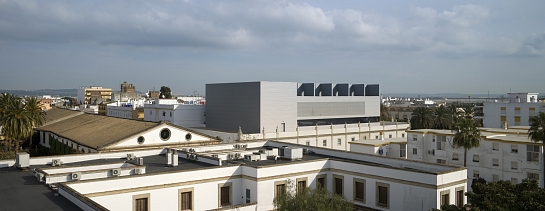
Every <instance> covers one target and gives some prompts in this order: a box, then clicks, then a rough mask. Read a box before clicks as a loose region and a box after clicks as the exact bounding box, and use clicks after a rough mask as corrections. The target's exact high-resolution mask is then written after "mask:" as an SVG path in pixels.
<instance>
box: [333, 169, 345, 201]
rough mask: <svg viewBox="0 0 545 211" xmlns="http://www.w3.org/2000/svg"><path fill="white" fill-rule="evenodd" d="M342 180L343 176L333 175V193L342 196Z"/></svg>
mask: <svg viewBox="0 0 545 211" xmlns="http://www.w3.org/2000/svg"><path fill="white" fill-rule="evenodd" d="M343 180H344V176H341V175H336V174H334V175H333V193H335V194H337V195H339V196H343V189H344V187H343Z"/></svg>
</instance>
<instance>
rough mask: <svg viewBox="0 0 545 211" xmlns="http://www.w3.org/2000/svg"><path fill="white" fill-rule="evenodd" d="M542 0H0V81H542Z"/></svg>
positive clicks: (500, 89)
mask: <svg viewBox="0 0 545 211" xmlns="http://www.w3.org/2000/svg"><path fill="white" fill-rule="evenodd" d="M543 8H545V1H543V0H528V1H498V0H488V1H487V0H483V1H464V0H456V1H454V0H441V1H437V0H427V1H426V0H421V1H407V0H399V1H397V0H391V1H378V0H375V1H368V0H354V1H351V0H336V1H330V0H327V1H326V0H317V1H296V0H294V1H272V0H271V1H269V0H256V1H246V0H232V1H207V0H198V1H195V0H184V1H175V0H171V1H170V0H164V1H159V0H154V1H139V0H126V1H123V0H119V1H111V0H104V1H69V0H64V1H58V0H48V1H32V0H0V89H21V90H32V89H71V88H78V87H80V86H103V87H111V88H113V89H114V90H118V89H119V86H120V84H121V83H123V82H124V81H126V82H128V83H132V84H134V85H135V86H136V88H137V90H138V91H141V92H145V91H147V90H152V89H153V88H154V87H155V89H156V90H159V88H160V87H161V86H168V87H170V88H171V89H172V91H173V93H174V94H199V95H204V94H205V85H206V84H208V83H225V82H244V81H289V82H314V83H365V84H380V86H381V92H382V93H383V94H388V93H430V94H433V93H468V94H469V93H487V92H490V93H494V94H504V93H507V92H509V91H510V90H511V91H512V92H540V93H545V86H544V81H545V80H544V79H545V23H544V21H545V12H543Z"/></svg>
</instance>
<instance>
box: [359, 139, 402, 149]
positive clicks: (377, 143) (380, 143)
mask: <svg viewBox="0 0 545 211" xmlns="http://www.w3.org/2000/svg"><path fill="white" fill-rule="evenodd" d="M406 143H407V138H389V139H384V140H380V139H369V140H357V141H352V142H350V144H359V145H368V146H377V147H378V146H384V145H388V144H406Z"/></svg>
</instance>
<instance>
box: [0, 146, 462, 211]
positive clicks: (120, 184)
mask: <svg viewBox="0 0 545 211" xmlns="http://www.w3.org/2000/svg"><path fill="white" fill-rule="evenodd" d="M302 147H304V148H305V149H303V148H302ZM123 153H125V154H123ZM126 153H129V155H131V156H128V155H127V154H126ZM132 155H134V157H136V159H135V160H131V159H132V157H133V156H132ZM277 156H278V157H280V159H274V158H275V157H277ZM140 158H142V160H140ZM55 160H56V161H55ZM54 162H55V163H61V167H58V166H51V164H52V163H54ZM21 163H28V164H29V165H30V166H29V167H30V168H36V173H35V174H34V176H36V177H37V178H38V179H39V181H43V182H44V183H49V184H50V185H52V186H53V187H55V188H56V189H58V193H59V195H60V197H50V198H48V197H47V196H46V195H47V192H51V190H50V189H47V187H46V186H45V185H41V187H43V188H40V185H38V184H35V185H33V188H35V189H33V190H32V191H31V192H30V193H27V194H33V193H34V192H37V193H41V195H42V196H41V197H40V196H39V194H33V196H34V195H36V197H37V198H34V200H30V201H31V202H27V203H33V202H34V201H40V202H41V203H43V204H48V205H50V204H53V203H50V202H49V200H51V201H55V202H57V201H58V202H57V203H54V205H57V206H60V205H61V204H63V203H65V202H63V201H62V199H66V200H68V201H70V202H71V203H73V205H76V206H77V207H79V208H80V209H83V210H116V211H117V210H119V211H124V210H127V211H129V210H212V209H221V210H272V209H274V204H273V199H274V197H275V195H276V194H277V190H280V189H283V188H291V189H288V190H289V191H297V189H296V187H310V188H316V186H317V185H318V184H322V185H324V187H325V188H327V189H328V190H330V191H332V192H333V193H336V194H340V195H342V196H344V197H346V198H347V199H348V200H351V201H354V204H355V206H356V207H357V208H362V209H371V210H396V211H400V210H430V209H432V208H439V207H440V206H441V205H442V204H457V205H459V206H462V205H463V204H465V203H466V197H465V196H464V192H466V191H467V179H466V174H467V171H466V169H465V168H463V167H457V166H451V165H441V164H434V163H425V162H418V161H411V160H406V159H399V158H389V157H384V156H376V155H368V154H362V153H354V152H345V151H341V150H331V149H323V148H317V147H308V146H302V145H295V144H287V143H283V142H275V141H266V142H265V141H258V142H248V143H244V144H236V145H233V144H222V145H207V146H194V147H193V148H174V149H172V150H169V149H152V150H134V151H130V152H111V153H101V154H98V153H91V154H85V155H69V156H54V157H46V158H30V160H29V161H27V162H21ZM11 165H15V163H14V162H13V161H0V168H1V167H2V166H11ZM29 175H33V173H32V171H27V172H21V171H13V172H9V173H2V174H0V179H5V178H7V179H11V178H12V177H16V176H19V177H25V178H26V177H28V176H29ZM67 178H68V179H67ZM38 179H36V181H38ZM65 181H67V182H65ZM29 183H32V184H34V183H36V182H32V181H27V182H26V183H25V184H29ZM290 184H291V185H290ZM6 185H8V184H6V183H0V188H3V187H4V186H6ZM10 185H11V186H10V187H12V186H14V185H15V186H24V185H23V184H22V183H21V184H20V185H19V183H15V184H10ZM16 188H17V187H15V188H11V189H9V190H8V193H6V194H10V193H11V191H12V190H14V189H16ZM44 189H45V190H44ZM43 192H46V193H43ZM21 200H24V199H21ZM21 200H15V201H14V200H12V199H8V198H0V203H2V205H3V206H6V207H17V205H18V204H17V203H20V202H21ZM44 201H45V202H44ZM73 205H69V204H68V205H64V206H66V207H73ZM27 207H32V206H31V205H30V204H27ZM64 209H67V208H64ZM22 210H24V209H22Z"/></svg>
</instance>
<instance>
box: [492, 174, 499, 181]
mask: <svg viewBox="0 0 545 211" xmlns="http://www.w3.org/2000/svg"><path fill="white" fill-rule="evenodd" d="M499 180H500V176H499V175H497V174H492V182H497V181H499Z"/></svg>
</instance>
